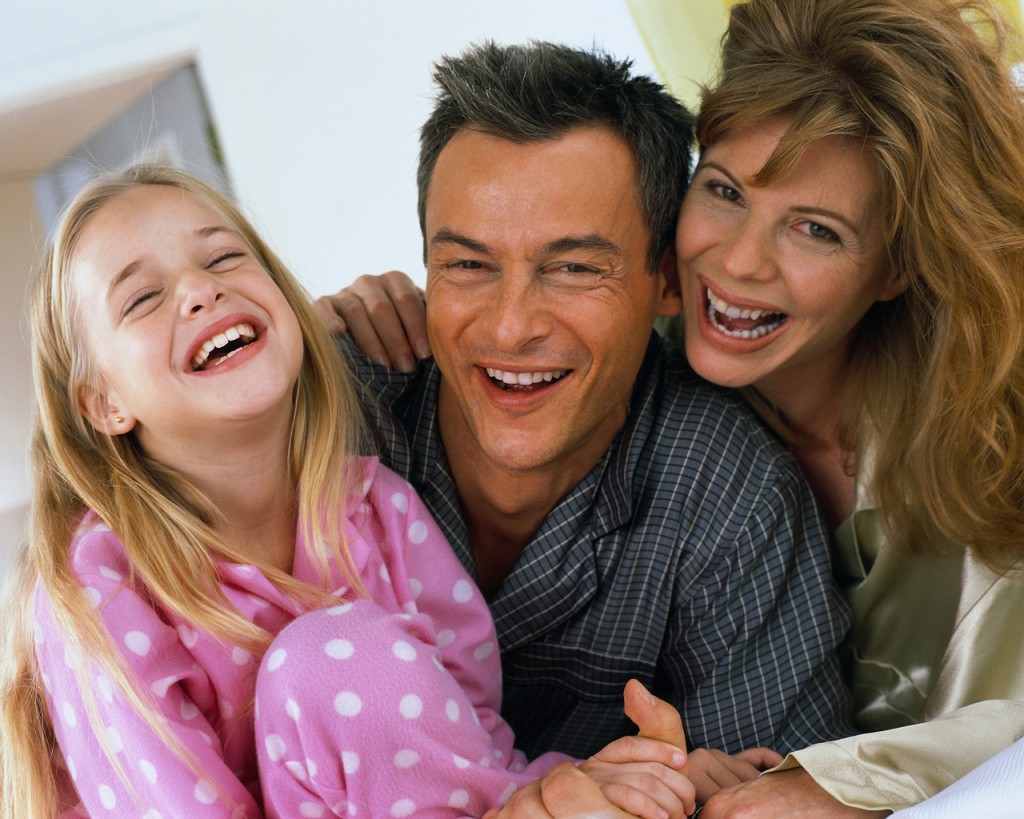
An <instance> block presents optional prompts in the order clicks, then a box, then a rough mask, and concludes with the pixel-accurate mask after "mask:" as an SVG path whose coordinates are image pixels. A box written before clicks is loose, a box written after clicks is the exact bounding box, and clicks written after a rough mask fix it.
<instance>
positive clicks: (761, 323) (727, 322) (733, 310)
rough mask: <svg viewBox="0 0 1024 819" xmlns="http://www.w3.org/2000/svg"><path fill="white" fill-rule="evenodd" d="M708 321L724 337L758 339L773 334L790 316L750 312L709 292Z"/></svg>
mask: <svg viewBox="0 0 1024 819" xmlns="http://www.w3.org/2000/svg"><path fill="white" fill-rule="evenodd" d="M707 294H708V301H707V312H708V321H710V322H711V325H712V326H713V327H714V328H715V329H716V330H718V332H720V333H722V334H723V335H726V336H729V337H730V338H743V339H757V338H763V337H764V336H766V335H768V334H769V333H773V332H775V331H776V330H778V329H779V327H781V326H782V325H783V324H784V323H785V321H786V319H787V318H788V316H787V315H786V314H785V313H779V312H777V311H775V310H750V309H748V308H746V307H737V306H735V305H733V304H729V303H728V302H727V301H723V300H722V299H720V298H718V297H717V296H715V295H714V294H712V293H711V291H710V290H709V291H707Z"/></svg>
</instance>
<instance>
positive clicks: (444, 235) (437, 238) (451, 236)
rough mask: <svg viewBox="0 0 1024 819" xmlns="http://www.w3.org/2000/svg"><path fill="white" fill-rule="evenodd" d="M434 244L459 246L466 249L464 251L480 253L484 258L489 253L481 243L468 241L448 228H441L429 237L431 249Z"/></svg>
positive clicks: (474, 240)
mask: <svg viewBox="0 0 1024 819" xmlns="http://www.w3.org/2000/svg"><path fill="white" fill-rule="evenodd" d="M436 244H446V245H459V246H460V247H464V248H466V250H471V251H473V252H474V253H480V254H483V255H485V256H487V255H490V253H491V249H490V248H489V247H488V246H487V245H485V244H484V243H483V242H478V241H477V240H476V239H470V238H469V237H468V236H464V235H462V234H461V233H456V232H455V231H454V230H448V228H441V229H440V230H438V231H437V233H435V234H434V235H433V236H431V237H430V246H431V247H433V246H434V245H436Z"/></svg>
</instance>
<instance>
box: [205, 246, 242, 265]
mask: <svg viewBox="0 0 1024 819" xmlns="http://www.w3.org/2000/svg"><path fill="white" fill-rule="evenodd" d="M245 256H246V254H245V252H244V251H241V250H225V251H221V252H219V253H216V254H215V255H214V256H213V258H212V259H210V261H209V262H208V263H207V264H206V269H207V270H212V269H213V268H215V267H221V268H223V267H228V266H229V263H230V262H231V261H232V260H236V259H244V258H245Z"/></svg>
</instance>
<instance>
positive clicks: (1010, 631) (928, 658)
mask: <svg viewBox="0 0 1024 819" xmlns="http://www.w3.org/2000/svg"><path fill="white" fill-rule="evenodd" d="M835 550H836V551H835V571H836V575H837V580H838V581H839V583H840V585H841V586H843V588H844V591H845V592H846V595H847V599H848V600H849V602H850V605H851V606H852V608H853V612H854V626H853V629H852V630H851V633H850V636H849V639H848V643H847V646H846V651H847V656H846V657H845V661H846V663H847V665H846V668H845V671H846V674H847V680H848V681H849V683H850V686H851V690H852V691H853V694H854V702H855V708H856V711H855V716H856V719H857V721H858V725H859V726H860V727H861V728H862V729H863V730H865V731H874V732H875V733H868V734H864V735H861V736H858V737H850V738H848V739H845V740H841V741H839V742H831V743H824V744H821V745H816V746H813V747H811V748H808V749H805V750H803V751H799V752H797V753H795V754H792V755H791V756H790V757H789V758H787V760H786V762H785V763H783V766H782V767H793V766H794V765H797V764H800V765H803V767H804V768H805V769H806V770H807V771H808V772H809V773H811V775H812V776H814V778H815V780H816V781H817V782H818V783H819V784H820V785H822V786H823V787H824V788H825V789H826V790H828V791H829V792H830V793H831V794H832V795H833V796H835V797H837V798H838V799H840V800H841V801H842V802H844V803H846V804H848V805H852V806H854V807H860V808H866V809H880V808H890V809H898V808H903V807H908V806H910V805H914V804H916V803H918V802H920V801H921V800H923V799H926V798H928V797H929V796H932V795H933V794H935V793H938V792H939V791H940V790H942V789H943V788H945V787H946V786H948V785H949V784H951V783H952V782H954V781H955V780H957V779H959V778H960V777H962V776H963V775H965V774H966V773H968V772H969V771H971V770H972V769H973V768H975V767H977V766H978V765H980V764H981V763H982V762H984V761H985V760H987V759H988V758H989V757H991V756H993V755H994V754H996V753H998V752H999V751H1002V750H1003V749H1004V748H1006V747H1008V746H1009V745H1011V744H1012V743H1013V742H1015V741H1016V740H1018V739H1020V738H1021V737H1024V575H1022V574H1021V573H1020V571H1017V572H993V571H992V570H990V569H989V568H987V567H986V566H985V565H984V564H982V563H981V562H980V561H978V560H977V559H975V558H974V557H973V556H972V555H971V554H970V553H967V554H966V555H965V554H964V553H963V552H962V551H961V552H956V551H955V550H954V551H952V552H951V553H950V555H949V556H946V557H935V556H928V557H918V558H902V557H899V556H897V555H896V553H895V551H894V550H893V549H892V548H891V546H889V545H888V544H887V543H886V541H885V539H884V537H883V534H882V531H881V527H880V525H879V522H878V519H877V515H876V513H875V511H874V510H872V509H870V508H868V509H860V510H858V511H857V512H856V513H855V515H854V516H853V517H852V518H851V519H850V520H848V521H846V522H845V523H844V524H843V526H841V527H840V529H839V531H838V532H837V533H836V538H835ZM881 729H889V730H881ZM1022 815H1024V807H1022Z"/></svg>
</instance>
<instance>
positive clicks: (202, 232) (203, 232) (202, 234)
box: [195, 225, 242, 239]
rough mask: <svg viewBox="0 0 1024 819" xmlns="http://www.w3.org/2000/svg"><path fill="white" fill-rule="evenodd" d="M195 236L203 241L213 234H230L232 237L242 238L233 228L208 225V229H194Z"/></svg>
mask: <svg viewBox="0 0 1024 819" xmlns="http://www.w3.org/2000/svg"><path fill="white" fill-rule="evenodd" d="M195 233H196V236H198V237H199V238H200V239H205V238H206V237H207V236H213V234H215V233H230V234H232V235H233V236H238V238H242V237H241V234H239V232H238V231H237V230H235V229H234V228H230V227H225V226H224V225H209V226H208V227H201V228H196V231H195Z"/></svg>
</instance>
